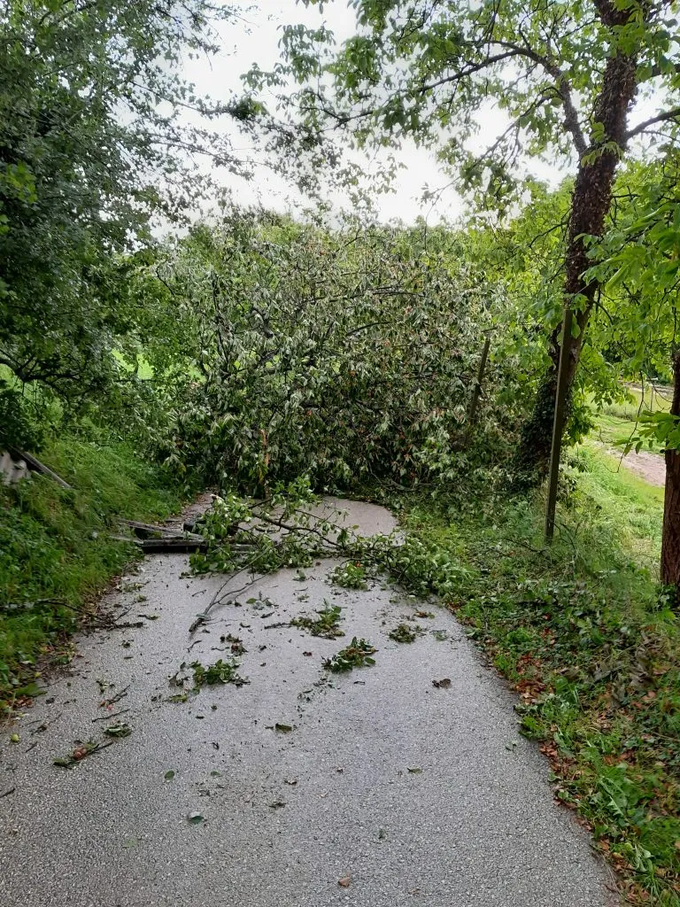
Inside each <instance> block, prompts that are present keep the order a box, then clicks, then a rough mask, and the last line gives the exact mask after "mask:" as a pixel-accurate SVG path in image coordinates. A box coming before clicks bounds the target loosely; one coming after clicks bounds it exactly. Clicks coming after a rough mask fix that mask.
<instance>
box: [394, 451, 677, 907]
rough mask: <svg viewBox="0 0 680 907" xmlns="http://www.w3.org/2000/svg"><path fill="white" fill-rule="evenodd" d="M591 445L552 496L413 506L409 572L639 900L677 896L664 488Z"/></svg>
mask: <svg viewBox="0 0 680 907" xmlns="http://www.w3.org/2000/svg"><path fill="white" fill-rule="evenodd" d="M616 465H617V463H616V460H614V459H613V458H611V457H608V456H606V455H605V454H604V453H603V452H601V451H600V450H598V449H597V447H596V446H595V445H592V446H585V447H583V448H581V449H580V450H579V452H578V454H577V455H576V457H575V459H574V465H572V466H571V467H570V468H569V469H568V470H567V471H566V476H565V485H566V487H568V488H570V489H571V491H569V492H568V493H567V494H566V495H565V497H564V503H563V504H562V506H561V508H560V511H559V519H558V529H557V535H556V539H555V542H554V544H553V546H552V547H551V548H549V549H546V548H545V547H544V545H543V541H542V519H543V514H542V500H538V499H537V500H536V501H534V502H531V501H529V502H527V501H526V500H514V501H512V500H511V501H508V500H507V499H503V498H501V497H493V496H489V497H488V499H487V500H486V501H475V502H474V503H475V506H474V508H471V507H467V508H466V507H465V505H464V502H461V501H456V502H455V503H449V504H448V505H445V504H443V503H441V504H439V505H438V507H437V508H436V509H435V508H433V505H432V502H431V501H430V502H427V503H425V502H421V503H420V504H414V503H411V504H409V505H408V506H407V507H406V509H405V512H404V514H403V522H404V525H405V526H406V527H407V528H408V529H409V535H408V536H407V542H406V545H405V546H404V549H403V550H402V552H401V553H400V555H399V557H400V565H399V570H398V572H399V575H400V580H401V582H402V583H403V584H404V585H406V586H407V587H409V588H410V589H411V590H412V591H415V592H419V593H421V594H423V593H427V592H435V593H437V594H438V595H439V596H440V598H441V600H443V602H444V604H445V605H446V606H447V607H448V608H450V609H451V610H452V611H454V612H455V613H456V614H457V615H458V617H459V618H460V619H461V621H462V622H463V623H464V624H465V625H466V626H467V632H468V633H469V635H470V636H471V637H472V638H473V639H474V640H475V641H476V642H477V643H478V644H479V645H480V646H481V647H483V648H484V649H485V650H486V652H487V653H488V656H489V658H490V659H491V660H492V661H493V663H494V664H495V666H496V667H497V668H498V670H499V671H500V672H501V673H502V674H503V675H504V676H505V677H506V678H507V679H508V681H509V682H510V684H511V685H512V686H513V687H514V689H515V690H516V691H517V692H518V694H519V696H520V703H519V705H518V711H519V712H520V714H521V716H522V719H521V722H522V723H521V728H522V732H523V733H524V734H525V735H526V736H528V737H530V738H533V739H535V740H537V741H538V742H539V744H540V746H541V749H542V751H543V752H544V753H545V754H546V755H547V756H548V757H549V759H550V761H551V765H552V768H553V772H554V776H555V779H556V787H557V795H558V797H559V798H560V799H561V800H562V801H563V802H564V803H565V804H567V805H568V806H570V807H572V808H574V809H575V810H577V812H578V813H579V814H580V815H581V816H582V817H583V819H584V820H585V821H586V822H587V823H588V825H589V826H590V828H591V829H592V832H593V835H594V838H595V841H596V842H597V846H598V847H599V849H600V850H601V851H602V852H603V854H605V855H606V856H607V857H608V859H609V860H610V861H611V862H612V864H613V865H614V866H615V867H616V868H617V869H618V870H619V871H620V873H621V874H622V878H623V879H624V887H625V889H626V894H627V895H628V897H630V898H631V899H632V900H633V902H634V903H639V904H656V905H660V907H678V904H680V814H679V811H678V803H679V802H680V800H679V797H680V659H679V657H678V656H679V654H680V652H679V639H680V632H679V627H678V614H677V613H673V611H671V609H670V607H669V605H668V603H667V601H666V599H665V597H664V596H663V594H662V593H660V591H659V588H658V585H657V579H658V575H657V560H658V556H659V545H660V531H661V515H662V501H661V496H660V494H659V492H660V490H659V489H652V488H651V487H649V486H647V485H646V484H645V483H644V482H642V481H640V480H638V479H636V478H635V477H634V476H631V475H630V474H629V473H628V472H626V471H625V470H622V471H617V470H616Z"/></svg>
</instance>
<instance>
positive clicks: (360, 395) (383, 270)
mask: <svg viewBox="0 0 680 907" xmlns="http://www.w3.org/2000/svg"><path fill="white" fill-rule="evenodd" d="M256 5H257V4H256ZM333 5H334V4H331V3H329V4H326V6H328V7H332V6H333ZM341 5H342V6H343V7H344V6H345V4H344V3H343V4H341ZM323 6H324V5H323V4H321V3H319V2H316V0H307V2H306V3H305V4H304V7H305V10H307V11H309V10H312V11H317V12H318V11H319V8H320V7H321V13H323ZM677 13H678V4H677V3H676V2H673V0H646V2H639V0H584V2H564V3H552V2H549V3H546V2H542V0H482V2H479V3H470V4H467V3H457V2H450V0H446V2H445V0H427V2H426V0H355V2H354V3H353V4H351V15H352V17H353V22H354V26H355V34H354V35H353V36H352V37H350V38H349V39H347V40H345V41H343V42H336V41H335V40H334V38H333V35H332V33H331V31H330V30H329V29H328V28H326V27H324V26H321V25H320V26H318V27H317V26H307V25H301V24H298V20H297V19H296V10H295V8H294V7H293V8H292V9H291V12H290V17H291V18H290V22H289V23H288V24H287V25H285V26H284V27H283V28H282V30H281V43H280V59H279V60H278V62H276V65H275V66H274V67H272V68H271V69H270V70H266V69H263V68H261V67H260V66H258V65H255V66H253V67H252V68H251V69H250V71H249V72H247V73H244V76H243V88H242V91H241V92H240V93H239V94H230V95H229V96H228V97H227V96H225V97H220V95H219V92H218V91H217V90H216V89H215V88H214V87H213V90H212V95H213V96H212V97H207V96H205V95H204V94H203V93H202V92H201V90H199V88H197V87H196V86H195V85H193V84H192V83H191V82H190V80H188V79H186V80H185V78H184V77H183V75H182V72H183V67H184V65H185V62H186V60H187V59H189V60H191V59H193V58H195V57H206V58H209V57H210V55H212V54H215V53H217V52H218V51H219V50H220V46H221V41H222V38H221V37H220V36H221V35H223V34H224V31H223V29H224V28H225V27H226V28H229V27H230V23H235V22H237V21H238V20H239V18H240V17H241V16H242V15H245V12H244V10H242V9H239V8H238V7H237V6H236V5H234V4H216V5H215V4H212V3H209V2H207V0H182V2H174V0H153V2H152V0H138V2H135V3H134V4H130V3H122V2H117V0H88V2H86V0H43V2H39V0H4V2H2V3H0V34H1V35H2V38H3V40H2V42H1V43H0V452H2V453H5V452H6V453H7V454H8V455H9V458H10V460H11V461H12V462H13V463H15V464H16V463H19V462H20V461H22V459H23V457H24V454H30V455H33V456H36V457H39V459H40V461H41V462H42V463H44V464H45V465H46V466H47V467H49V468H50V469H51V470H53V471H54V472H55V473H57V475H58V476H60V477H61V478H62V479H63V480H64V482H65V483H66V485H67V487H62V485H59V484H57V483H56V482H54V481H53V480H52V479H51V478H50V477H49V476H46V475H41V474H39V473H36V472H32V473H31V475H30V477H28V478H23V479H21V480H20V481H18V482H10V481H9V476H7V475H6V478H7V483H6V484H4V485H3V486H0V706H1V707H2V711H3V714H4V716H5V717H11V715H12V714H15V713H16V712H17V711H18V710H20V709H23V708H25V707H26V706H27V705H28V704H29V703H30V700H31V699H33V698H35V697H36V696H38V695H40V692H41V684H42V677H43V676H44V672H45V671H47V670H49V669H50V667H51V666H54V665H60V664H61V665H63V664H68V662H69V661H70V660H71V658H72V657H73V655H74V651H75V650H74V643H73V634H74V633H75V632H76V631H78V630H79V629H81V628H83V627H86V626H88V624H89V623H91V622H92V621H93V620H96V612H97V599H98V596H99V595H100V594H101V593H102V591H103V590H104V589H106V588H107V586H108V584H109V583H110V582H111V580H112V579H113V578H114V577H116V576H117V575H119V574H120V572H121V571H122V569H123V567H124V566H125V565H126V564H127V563H129V562H130V561H131V560H132V559H134V557H135V556H136V555H137V554H138V551H137V550H136V549H135V547H134V546H133V545H132V543H131V542H129V541H125V539H121V533H120V521H121V520H124V519H127V520H136V521H140V520H141V521H153V520H158V519H162V518H165V517H167V516H168V515H169V514H172V513H177V512H178V511H179V510H180V508H181V505H182V503H183V502H186V501H188V500H189V499H191V498H192V497H193V496H195V495H196V494H198V493H200V492H204V491H206V490H210V491H213V492H214V493H215V494H216V495H217V502H218V503H217V504H216V506H215V508H214V510H213V511H212V516H211V517H209V518H207V519H206V520H205V522H204V524H203V527H202V528H201V529H200V532H201V533H202V534H203V538H204V546H203V547H204V550H203V552H202V553H198V554H195V555H193V557H192V568H193V570H194V571H195V572H197V573H200V572H224V573H231V572H234V571H236V570H245V569H248V570H251V571H253V572H259V573H266V572H271V571H274V570H276V569H278V568H279V567H282V566H286V567H290V566H293V567H300V568H301V569H302V568H304V567H305V566H309V564H310V563H311V562H313V560H314V559H315V558H316V557H319V556H321V555H322V554H327V550H326V549H325V548H324V547H323V545H322V544H320V542H319V541H318V539H317V538H315V537H314V536H313V534H310V529H309V525H308V524H306V523H304V521H302V522H300V523H296V522H295V513H296V511H299V510H300V508H302V509H304V507H305V506H307V505H309V504H310V503H313V502H316V501H317V500H318V498H319V497H320V496H323V495H338V496H341V497H342V496H344V497H349V498H355V499H359V500H365V501H371V502H376V503H381V504H385V505H387V506H388V507H389V508H390V509H391V510H392V511H393V513H394V514H395V515H396V516H397V517H398V518H399V521H400V525H401V530H402V531H401V533H400V535H399V538H398V540H395V539H394V538H391V537H390V538H387V537H381V536H378V537H376V538H375V539H374V540H368V541H367V540H362V539H359V538H356V537H354V536H352V535H351V533H350V534H347V533H341V534H340V536H339V538H338V540H337V543H336V542H334V548H333V551H334V552H335V554H338V553H339V554H340V555H341V556H342V557H343V558H344V559H345V562H346V566H345V568H344V569H345V573H344V574H343V580H344V583H343V584H344V585H348V586H350V587H351V586H353V585H354V586H356V587H357V588H361V584H362V583H363V582H364V579H365V577H367V576H368V577H372V576H379V575H380V576H384V575H386V576H388V577H389V578H390V579H392V580H394V581H396V582H398V583H399V584H401V586H402V587H404V588H405V589H406V590H407V591H408V592H409V593H411V594H413V595H415V596H422V597H423V598H428V597H430V596H436V597H437V601H438V603H439V605H441V607H444V608H447V609H449V610H451V611H452V612H453V613H454V614H455V615H456V616H457V618H458V619H459V620H460V621H461V623H462V624H463V626H464V627H465V630H466V632H467V634H468V635H469V636H470V637H471V638H472V639H473V640H474V641H475V642H476V643H477V644H478V645H479V647H480V648H481V649H482V650H483V651H484V652H485V653H486V655H487V657H488V659H489V661H490V662H491V663H492V664H493V665H494V666H495V668H496V669H497V670H498V671H499V672H500V673H501V674H502V675H503V676H504V677H505V678H506V679H507V681H508V682H509V684H510V685H511V687H512V688H513V689H514V690H515V691H517V694H518V697H519V698H518V704H517V711H518V712H519V715H520V718H521V729H522V733H523V734H525V735H526V736H527V737H529V738H530V739H533V740H536V741H538V744H539V745H540V748H541V751H542V752H543V753H544V754H545V756H546V757H547V758H548V759H549V761H550V765H551V768H552V772H553V775H554V780H555V785H556V791H557V797H558V798H559V799H560V800H561V801H562V802H563V803H564V804H565V805H566V806H568V807H569V808H571V809H573V810H575V811H576V812H577V813H578V815H579V816H580V817H581V818H582V820H583V822H584V823H586V824H587V826H588V828H589V829H590V831H591V833H592V836H593V840H594V843H595V846H596V848H597V849H598V850H599V851H600V852H601V853H602V854H603V855H604V857H605V858H606V859H607V860H608V861H609V862H610V864H611V865H612V866H613V867H614V869H615V870H616V871H617V873H618V878H619V880H620V885H621V890H622V892H624V893H625V895H626V897H627V898H628V899H629V902H630V903H634V904H640V905H642V904H658V905H663V907H673V905H678V904H679V903H680V818H679V811H678V803H679V799H678V798H679V794H680V661H679V649H678V639H679V628H678V619H679V615H680V604H679V597H678V584H679V583H680V425H679V420H680V337H679V335H678V323H677V315H678V308H677V307H678V290H679V287H680V264H679V262H680V188H679V186H680V182H679V179H678V177H679V176H680V144H679V141H678V126H679V120H680V47H679V45H678V41H677V34H678V21H677V18H676V16H677ZM305 21H307V20H305ZM221 29H222V31H221ZM187 110H188V111H190V114H191V115H190V116H187V115H186V111H187ZM490 111H493V116H494V117H497V121H496V122H497V125H498V130H497V135H495V136H494V137H493V138H492V139H491V140H490V141H489V143H488V145H487V144H485V143H482V144H480V141H477V140H476V139H475V136H476V135H477V134H478V133H479V131H480V123H481V120H482V119H484V117H485V116H488V115H490V113H489V112H490ZM244 138H247V140H248V141H249V142H251V143H252V144H253V145H254V146H255V147H257V148H259V149H260V150H261V151H262V152H263V153H264V154H265V156H266V157H267V159H268V161H269V164H270V166H271V168H272V170H273V171H275V172H276V173H277V174H278V176H279V177H280V178H281V179H285V180H287V181H288V183H289V184H290V185H291V186H294V187H295V188H296V191H297V192H298V193H299V198H300V199H301V201H300V203H299V204H298V205H297V206H289V207H288V208H287V209H286V210H285V211H283V210H280V209H277V207H276V206H274V205H271V206H269V205H262V206H259V207H256V206H240V205H238V204H235V203H234V201H233V196H232V197H230V196H229V194H228V193H226V192H224V191H223V189H224V187H223V186H220V183H219V179H217V176H216V174H217V172H218V170H219V169H220V168H221V169H222V170H226V171H228V172H229V173H230V174H232V175H236V176H238V177H242V178H244V179H247V178H248V177H249V176H250V177H252V175H253V170H252V165H251V163H250V162H249V161H248V160H247V159H244V158H243V157H242V155H240V152H238V151H237V150H235V149H236V148H237V147H238V145H239V142H240V141H241V140H243V139H244ZM407 143H412V144H413V145H414V146H416V147H419V148H426V149H429V150H430V151H431V152H432V154H433V155H434V156H436V159H437V160H438V161H439V162H440V163H441V165H442V167H444V168H445V170H446V172H447V173H448V174H450V178H451V179H452V180H453V183H454V185H455V188H456V191H457V192H458V193H459V194H460V197H461V198H462V199H463V203H464V207H463V213H462V214H461V215H460V216H457V217H455V218H451V219H450V220H449V221H446V220H441V221H439V222H437V223H431V222H430V221H429V220H428V217H427V210H428V198H424V199H423V202H422V214H421V216H418V217H417V218H415V219H414V220H413V222H412V223H406V222H390V223H386V222H383V221H382V220H381V219H380V218H379V217H378V216H377V215H376V213H375V209H374V208H373V207H372V204H373V201H374V200H375V198H376V194H377V193H379V192H380V191H387V190H388V189H389V183H390V179H391V177H392V176H393V175H394V174H393V173H391V171H390V166H391V165H388V164H386V165H385V167H384V168H383V169H382V171H381V174H380V179H379V180H378V181H377V183H378V184H376V181H372V180H370V179H368V177H367V176H366V173H365V172H364V169H365V168H364V167H363V165H362V163H361V160H362V158H361V155H362V154H372V153H375V154H377V153H380V154H383V153H385V154H388V155H389V156H390V157H389V158H386V160H391V161H392V162H393V164H394V167H395V172H396V170H397V169H398V167H399V153H400V148H402V146H403V145H404V144H407ZM433 159H434V157H433ZM537 162H541V163H542V164H543V165H545V164H546V162H547V163H548V164H549V165H550V167H551V168H552V169H553V171H554V173H557V178H555V179H553V180H552V181H551V180H549V179H541V178H539V175H537V174H538V171H537V169H536V167H537V166H538V163H537ZM554 173H553V175H554ZM340 191H342V192H344V193H345V196H344V198H347V199H349V203H348V204H340V203H338V204H336V203H335V199H336V198H337V197H339V196H338V195H337V193H339V192H340ZM432 191H434V190H432ZM640 452H642V453H643V454H646V456H647V457H649V458H650V459H649V461H648V464H651V465H650V466H648V467H645V466H644V465H640V463H637V465H636V461H635V460H634V457H635V454H636V453H640ZM626 455H629V456H630V457H633V459H629V458H628V456H626ZM624 457H625V458H624ZM622 458H624V459H622ZM654 458H657V459H654ZM551 462H552V468H551ZM664 466H665V472H664ZM652 474H653V475H652ZM654 476H656V479H655V478H654ZM664 477H665V478H664ZM664 482H665V487H662V483H664ZM552 492H555V494H556V511H553V513H552V515H551V511H550V500H551V497H552ZM546 501H547V502H548V516H547V524H548V525H547V530H546ZM262 502H264V503H265V504H266V505H270V506H271V507H272V508H283V513H284V514H285V517H286V518H288V517H290V519H291V520H292V522H293V523H294V524H295V526H296V529H297V530H298V531H297V532H292V533H291V535H290V537H288V538H287V540H284V541H283V542H281V543H274V542H272V541H271V539H269V538H262V537H260V538H253V537H251V536H248V537H242V536H241V535H240V530H239V529H238V527H239V526H240V525H242V524H243V523H244V522H245V521H247V520H249V519H250V517H251V515H252V513H253V508H254V507H256V506H262ZM553 504H554V500H553ZM263 512H264V511H263ZM277 512H278V511H277ZM551 536H552V537H551Z"/></svg>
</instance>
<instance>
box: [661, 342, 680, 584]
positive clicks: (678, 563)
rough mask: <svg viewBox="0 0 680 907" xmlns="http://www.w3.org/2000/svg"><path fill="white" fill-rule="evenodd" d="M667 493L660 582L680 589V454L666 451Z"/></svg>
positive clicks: (677, 403)
mask: <svg viewBox="0 0 680 907" xmlns="http://www.w3.org/2000/svg"><path fill="white" fill-rule="evenodd" d="M671 415H672V416H680V350H679V351H676V353H675V354H674V356H673V403H672V404H671ZM664 457H665V459H666V491H665V496H664V505H663V533H662V536H661V582H662V583H663V584H664V585H665V586H675V595H676V601H677V597H678V590H679V589H680V451H678V450H667V451H666V452H665V454H664Z"/></svg>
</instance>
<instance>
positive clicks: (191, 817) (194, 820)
mask: <svg viewBox="0 0 680 907" xmlns="http://www.w3.org/2000/svg"><path fill="white" fill-rule="evenodd" d="M187 821H188V822H190V823H191V824H192V825H200V824H201V822H204V821H205V818H204V816H203V814H202V813H199V812H195V811H194V812H190V813H187Z"/></svg>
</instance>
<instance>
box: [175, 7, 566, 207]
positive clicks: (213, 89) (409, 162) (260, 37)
mask: <svg viewBox="0 0 680 907" xmlns="http://www.w3.org/2000/svg"><path fill="white" fill-rule="evenodd" d="M244 2H245V0H244ZM253 6H254V9H252V10H251V11H249V12H247V13H244V16H243V20H242V21H240V22H232V23H229V24H227V23H225V24H223V25H222V26H221V29H220V36H221V43H222V51H221V53H220V54H219V55H218V56H217V57H216V58H214V59H212V60H211V61H206V60H200V61H190V62H189V63H188V64H187V65H186V67H185V75H186V77H187V78H189V79H190V80H191V81H193V82H195V84H196V86H197V87H198V89H199V91H200V92H201V93H204V94H208V95H210V96H211V97H212V98H213V99H214V100H222V99H224V98H225V97H227V96H228V95H230V94H231V93H232V92H236V93H240V92H241V91H242V83H241V79H240V76H241V74H242V73H243V72H245V71H247V70H248V69H250V67H251V65H252V64H253V63H257V64H258V65H259V66H260V68H261V69H263V70H265V71H266V70H269V69H272V68H273V67H274V65H275V63H276V62H277V60H278V59H279V49H278V42H279V39H280V27H281V25H282V24H291V23H297V22H304V23H305V24H307V25H315V26H318V25H320V24H321V23H322V22H324V23H325V24H326V25H327V26H328V27H329V28H330V29H331V30H332V31H333V32H334V34H335V36H336V39H337V40H338V41H342V40H343V39H345V38H347V37H349V36H350V35H352V34H353V33H354V30H355V29H354V24H355V17H354V11H353V10H351V9H348V8H347V4H346V2H345V0H335V2H332V3H329V4H328V6H327V7H326V9H325V10H324V13H323V15H322V14H320V13H319V11H318V9H316V8H315V9H307V8H306V7H304V6H300V5H298V3H297V2H296V0H256V2H255V3H254V4H253ZM505 122H507V121H506V120H504V119H503V117H502V115H499V114H495V113H494V111H493V110H489V111H485V115H484V118H483V121H482V124H481V125H482V138H481V140H480V144H481V141H484V142H485V143H486V139H490V140H493V139H494V138H495V137H496V135H497V134H498V132H499V131H500V130H501V129H502V128H503V124H504V123H505ZM235 146H236V148H237V149H238V150H239V151H241V150H244V151H247V144H244V143H243V141H242V140H240V141H236V142H235ZM255 156H257V155H255ZM398 160H399V161H400V163H401V164H402V165H403V168H404V169H403V170H402V171H401V172H400V175H399V177H398V179H397V180H396V182H395V184H394V192H393V193H392V194H389V195H383V196H380V197H379V198H378V199H377V203H376V207H377V210H378V216H379V217H380V219H381V220H384V221H387V220H391V219H396V218H399V219H401V220H403V221H405V222H406V223H411V222H413V221H414V220H415V219H416V217H418V215H422V216H426V217H427V219H428V221H429V222H430V223H433V222H436V221H437V220H440V219H448V220H450V219H453V218H455V217H456V215H457V214H459V213H460V211H461V208H462V205H461V202H460V199H459V198H458V196H457V195H456V193H455V191H454V190H453V189H452V188H449V189H447V190H446V191H444V192H443V193H442V194H441V196H440V198H439V200H438V201H437V202H432V201H427V202H424V201H423V200H422V194H423V190H424V188H425V186H426V185H427V186H429V188H430V189H431V190H432V189H438V188H440V187H444V186H446V185H447V184H449V183H450V181H451V177H450V176H449V175H447V174H446V173H445V172H444V171H443V170H442V169H441V167H440V166H439V164H438V163H437V161H436V159H435V157H434V155H432V154H430V153H429V152H427V151H424V150H421V149H418V148H416V147H415V146H413V145H405V146H404V147H403V148H402V149H401V150H400V152H399V154H398ZM362 166H363V161H362ZM365 166H366V168H374V167H376V166H380V160H379V159H378V160H377V161H370V160H369V159H368V158H366V161H365ZM536 169H537V173H538V175H540V176H541V177H542V178H543V179H547V180H549V181H552V180H554V181H555V182H556V181H557V180H558V179H559V178H560V177H561V174H560V173H558V172H556V170H555V168H547V167H541V166H540V165H539V166H538V167H537V168H536ZM256 173H257V175H256V179H255V180H253V181H252V182H250V183H247V182H245V181H243V180H239V179H237V178H236V177H234V176H232V175H231V174H229V173H227V172H226V171H225V172H224V173H222V174H220V181H221V182H222V183H224V184H225V185H226V186H228V187H229V188H230V189H231V190H232V192H233V196H234V199H235V201H237V202H239V203H241V204H246V205H247V204H252V203H261V204H263V205H264V206H265V207H269V208H276V209H279V210H285V209H286V208H287V207H293V208H294V207H295V206H296V205H297V204H299V203H300V197H299V196H297V195H296V193H295V192H293V191H291V189H290V187H289V186H287V185H286V184H285V182H284V181H283V180H282V179H281V178H279V177H277V176H275V175H272V174H271V173H270V172H269V171H268V170H267V169H266V168H262V167H261V168H259V169H258V170H257V171H256ZM332 200H333V202H334V203H335V204H338V203H340V204H341V205H342V204H343V203H344V200H343V199H339V198H337V197H335V198H333V199H332Z"/></svg>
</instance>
